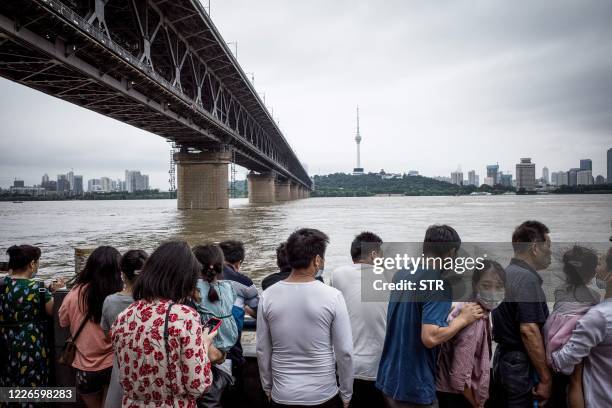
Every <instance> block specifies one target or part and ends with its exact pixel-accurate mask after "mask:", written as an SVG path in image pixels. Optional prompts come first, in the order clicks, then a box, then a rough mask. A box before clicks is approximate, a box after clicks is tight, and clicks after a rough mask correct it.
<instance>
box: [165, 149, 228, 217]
mask: <svg viewBox="0 0 612 408" xmlns="http://www.w3.org/2000/svg"><path fill="white" fill-rule="evenodd" d="M231 157H232V155H231V152H229V151H221V152H201V153H185V152H181V153H175V154H174V161H175V162H176V165H177V166H176V168H177V172H176V178H177V206H178V209H179V210H216V209H219V208H229V191H228V174H229V173H228V166H227V165H228V164H229V163H230V160H231Z"/></svg>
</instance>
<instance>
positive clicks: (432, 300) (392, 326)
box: [376, 225, 483, 408]
mask: <svg viewBox="0 0 612 408" xmlns="http://www.w3.org/2000/svg"><path fill="white" fill-rule="evenodd" d="M460 246H461V239H460V238H459V234H457V231H455V229H453V228H452V227H450V226H448V225H432V226H430V227H429V228H428V229H427V232H426V233H425V239H424V242H423V256H424V259H423V263H422V264H421V265H419V266H418V267H417V268H416V270H415V271H411V270H406V269H404V270H400V271H398V272H397V273H396V274H395V276H394V277H393V282H394V283H400V282H403V281H411V282H415V283H416V287H417V288H418V287H419V282H423V281H427V280H435V281H443V279H442V272H443V271H442V270H441V268H440V267H439V266H438V265H441V264H443V263H444V262H440V261H443V260H445V259H448V258H450V259H455V258H456V257H457V251H458V250H459V248H460ZM423 264H424V265H425V266H427V265H429V266H430V269H427V268H425V267H423ZM431 265H434V266H433V267H431ZM434 268H435V269H434ZM443 282H444V281H443ZM444 286H447V285H446V283H445V284H444ZM451 299H452V293H450V290H448V289H447V288H444V289H443V290H394V291H393V292H392V293H391V298H390V301H389V308H388V310H387V333H386V336H385V343H384V348H383V353H382V357H381V359H380V365H379V368H378V375H377V379H376V386H377V387H378V389H380V390H381V391H382V392H383V394H384V398H385V403H386V405H387V407H389V408H415V407H422V408H424V407H427V408H430V407H431V408H433V407H437V406H438V402H437V399H436V384H435V381H436V366H437V361H438V346H439V345H440V344H442V343H444V342H446V341H448V340H450V339H451V338H453V337H454V336H455V335H456V334H457V333H458V332H459V331H460V330H461V329H463V328H464V327H466V326H468V325H469V324H471V323H472V322H474V321H476V320H477V319H480V318H481V317H482V316H483V310H482V308H481V307H480V306H478V305H477V304H474V303H467V304H466V305H465V306H464V307H463V308H462V309H461V312H460V314H459V315H458V316H457V317H456V318H455V319H453V320H452V321H451V322H450V323H448V322H447V317H448V314H449V312H450V310H451Z"/></svg>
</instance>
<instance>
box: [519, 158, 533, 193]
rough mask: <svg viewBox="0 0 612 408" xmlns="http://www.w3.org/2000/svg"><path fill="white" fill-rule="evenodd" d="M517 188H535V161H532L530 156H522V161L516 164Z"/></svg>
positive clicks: (530, 189) (529, 189)
mask: <svg viewBox="0 0 612 408" xmlns="http://www.w3.org/2000/svg"><path fill="white" fill-rule="evenodd" d="M516 188H517V189H519V190H520V189H525V190H527V191H533V190H535V163H532V162H531V158H530V157H524V158H521V162H520V163H518V164H517V165H516Z"/></svg>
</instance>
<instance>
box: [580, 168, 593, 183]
mask: <svg viewBox="0 0 612 408" xmlns="http://www.w3.org/2000/svg"><path fill="white" fill-rule="evenodd" d="M576 184H577V185H579V186H589V185H591V184H593V172H592V171H591V170H580V171H579V172H578V173H577V174H576Z"/></svg>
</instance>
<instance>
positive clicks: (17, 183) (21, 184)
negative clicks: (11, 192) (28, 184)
mask: <svg viewBox="0 0 612 408" xmlns="http://www.w3.org/2000/svg"><path fill="white" fill-rule="evenodd" d="M13 187H15V188H23V187H25V182H24V181H23V180H17V179H15V180H13Z"/></svg>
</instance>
